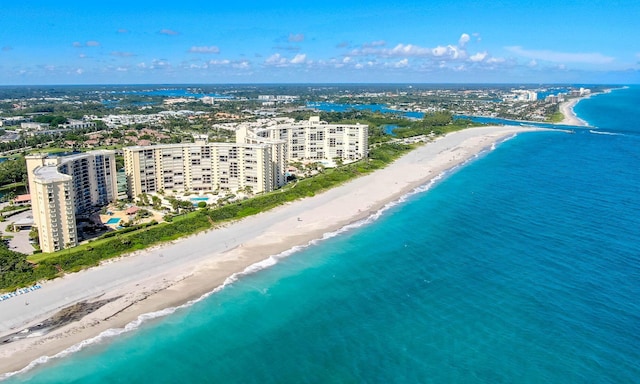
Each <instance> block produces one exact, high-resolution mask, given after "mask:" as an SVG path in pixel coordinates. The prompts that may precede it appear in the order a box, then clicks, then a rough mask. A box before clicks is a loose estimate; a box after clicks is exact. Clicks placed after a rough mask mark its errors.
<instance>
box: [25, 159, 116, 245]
mask: <svg viewBox="0 0 640 384" xmlns="http://www.w3.org/2000/svg"><path fill="white" fill-rule="evenodd" d="M26 161H27V174H28V177H29V192H30V193H31V210H32V212H33V219H34V223H35V225H36V227H37V228H38V235H39V238H40V248H41V249H42V251H43V252H55V251H58V250H61V249H63V248H68V247H73V246H75V245H77V243H78V235H77V229H76V216H77V215H88V214H90V213H93V212H94V211H95V210H96V209H98V208H100V207H102V206H104V205H107V204H108V203H110V202H113V201H115V200H116V198H117V194H118V188H117V182H116V164H115V152H114V151H107V150H100V151H91V152H86V153H80V154H73V155H70V156H53V155H44V154H37V155H28V156H26Z"/></svg>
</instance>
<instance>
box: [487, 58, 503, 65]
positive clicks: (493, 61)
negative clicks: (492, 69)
mask: <svg viewBox="0 0 640 384" xmlns="http://www.w3.org/2000/svg"><path fill="white" fill-rule="evenodd" d="M486 62H487V63H489V64H500V63H504V62H505V59H503V58H502V57H490V58H488V59H487V60H486Z"/></svg>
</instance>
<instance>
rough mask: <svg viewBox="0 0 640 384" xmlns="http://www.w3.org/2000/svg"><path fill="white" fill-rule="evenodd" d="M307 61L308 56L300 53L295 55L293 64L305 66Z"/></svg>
mask: <svg viewBox="0 0 640 384" xmlns="http://www.w3.org/2000/svg"><path fill="white" fill-rule="evenodd" d="M306 61H307V55H305V54H304V53H299V54H297V55H295V57H294V58H293V59H291V61H290V62H291V64H304V63H305V62H306Z"/></svg>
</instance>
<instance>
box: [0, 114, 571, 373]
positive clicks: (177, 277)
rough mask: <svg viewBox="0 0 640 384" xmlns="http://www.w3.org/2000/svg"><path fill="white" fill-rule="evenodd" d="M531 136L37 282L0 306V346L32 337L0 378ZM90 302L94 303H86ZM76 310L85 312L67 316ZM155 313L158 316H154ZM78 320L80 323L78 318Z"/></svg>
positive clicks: (471, 148)
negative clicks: (485, 153) (64, 319)
mask: <svg viewBox="0 0 640 384" xmlns="http://www.w3.org/2000/svg"><path fill="white" fill-rule="evenodd" d="M565 116H567V114H565ZM535 130H539V129H536V128H531V127H511V126H499V127H480V128H470V129H466V130H463V131H459V132H454V133H450V134H448V135H446V136H444V137H441V138H438V139H437V140H435V141H433V142H431V143H428V144H425V145H423V146H421V147H419V148H418V149H416V150H414V151H412V152H410V153H408V154H406V155H405V156H403V157H402V158H400V159H398V160H397V161H395V162H394V163H393V164H391V165H389V166H388V167H386V168H384V169H382V170H379V171H376V172H374V173H372V174H370V175H366V176H363V177H360V178H357V179H355V180H352V181H350V182H348V183H346V184H345V185H342V186H340V187H337V188H334V189H331V190H329V191H326V192H323V193H321V194H318V195H316V196H314V197H312V198H307V199H303V200H299V201H295V202H292V203H288V204H286V205H283V206H280V207H277V208H275V209H272V210H270V211H268V212H265V213H261V214H258V215H255V216H252V217H248V218H245V219H243V220H241V221H238V222H235V223H230V224H226V225H224V226H222V227H220V228H216V229H213V230H209V231H207V232H204V233H200V234H198V235H194V236H191V237H188V238H184V239H180V240H177V241H175V242H173V243H170V244H164V245H162V246H158V247H155V248H152V249H147V250H144V251H140V252H136V253H133V254H131V255H128V256H126V257H122V258H119V259H116V260H110V261H107V262H104V263H102V264H101V265H100V266H98V267H95V268H90V269H88V270H84V271H81V272H78V273H74V274H70V275H67V276H64V277H62V278H59V279H56V280H52V281H47V282H44V283H42V289H39V290H37V291H34V292H30V293H28V294H26V295H24V296H20V297H16V298H12V299H10V300H6V301H4V302H1V303H0V340H4V339H6V338H7V335H10V334H14V333H16V332H20V331H23V330H24V329H27V328H31V329H33V331H32V332H29V331H23V333H21V334H20V335H22V338H19V339H17V340H15V341H12V342H10V343H3V345H2V346H0V372H2V373H7V372H14V371H18V370H21V369H23V368H24V367H27V366H29V365H30V363H31V365H34V364H37V363H32V362H33V361H34V360H36V359H39V358H41V357H42V356H54V355H56V354H59V353H60V352H61V351H64V350H69V348H70V347H73V348H72V349H80V348H81V346H82V345H84V344H86V343H87V342H86V340H90V339H92V338H96V339H102V338H104V336H105V335H107V334H118V333H121V332H122V331H123V330H122V328H124V327H127V329H133V328H135V327H136V325H137V324H139V323H140V322H141V321H143V320H144V319H145V318H149V317H153V316H157V315H161V314H165V313H167V312H171V311H173V309H172V307H176V306H179V305H182V304H185V303H187V302H189V301H190V300H194V299H198V298H199V297H201V296H202V295H204V294H207V293H210V292H212V291H213V290H215V289H217V288H219V287H221V286H222V285H223V284H225V282H228V281H230V280H229V279H230V277H231V276H237V274H241V273H243V271H245V273H250V272H251V268H254V269H259V268H257V267H256V266H255V264H256V263H259V262H261V263H266V264H269V263H273V262H274V261H273V257H272V256H274V255H278V254H281V253H282V252H285V251H287V250H290V249H291V248H293V247H295V246H302V245H306V244H308V243H309V242H310V241H312V240H314V239H320V238H322V236H323V234H325V233H329V232H332V231H336V230H338V229H340V228H343V227H344V226H345V225H347V224H349V223H353V222H356V221H358V220H362V219H365V218H367V217H370V216H371V215H372V214H373V213H375V212H377V211H378V210H380V209H381V208H382V207H384V206H385V205H386V204H388V203H389V202H392V201H395V200H397V199H398V198H399V197H401V196H402V195H405V194H406V193H408V192H410V191H412V190H414V189H415V188H417V187H419V186H421V185H424V184H426V183H428V182H429V180H431V179H433V178H434V177H437V176H438V175H441V174H442V172H444V171H446V170H448V169H451V168H453V167H455V166H457V165H459V164H461V163H463V162H465V161H467V160H468V159H470V158H472V157H473V156H475V155H476V154H478V153H479V152H481V151H482V150H483V149H487V148H490V147H491V146H492V145H493V144H494V143H496V142H498V141H500V140H502V139H504V138H506V137H509V136H511V135H513V134H516V133H518V132H524V131H535ZM252 265H253V266H254V267H250V266H252ZM247 268H249V270H247ZM234 274H235V275H234ZM26 300H28V305H26V304H27V301H26ZM96 301H100V303H99V305H97V304H96V305H93V306H92V305H90V304H89V305H87V304H86V302H89V303H91V302H96ZM83 302H84V303H85V304H82V305H80V304H78V303H83ZM74 304H75V306H74V307H72V308H71V309H69V307H70V306H72V305H74ZM96 307H98V308H97V309H96ZM65 308H66V309H65ZM73 308H76V309H78V310H86V308H90V309H91V311H86V312H82V313H80V314H79V315H78V314H77V313H76V314H75V316H70V315H69V312H70V311H71V312H72V311H73ZM167 308H169V309H167ZM62 309H65V312H64V314H65V316H67V317H68V318H70V319H71V320H70V321H69V322H68V323H67V324H64V323H58V328H55V329H49V332H48V333H45V334H43V335H38V332H43V328H44V326H42V325H41V326H40V327H38V326H37V325H38V324H42V323H44V324H45V325H47V324H50V322H46V321H47V319H51V318H56V319H59V318H61V317H64V316H60V310H62ZM156 311H160V312H159V313H156V314H151V313H154V312H156ZM56 313H58V315H57V316H54V314H56ZM145 314H146V315H145ZM150 314H151V315H150ZM80 315H82V316H84V317H82V318H81V319H80V320H77V318H78V317H81V316H80ZM103 332H104V333H103ZM101 333H103V334H102V336H100V335H101ZM41 360H42V358H41ZM45 360H46V359H45ZM1 377H2V376H0V378H1Z"/></svg>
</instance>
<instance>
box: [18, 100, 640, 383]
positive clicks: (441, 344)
mask: <svg viewBox="0 0 640 384" xmlns="http://www.w3.org/2000/svg"><path fill="white" fill-rule="evenodd" d="M639 102H640V88H631V89H625V90H618V91H614V92H612V93H610V94H605V95H598V96H595V97H593V98H591V99H588V100H584V101H582V102H581V103H579V104H578V106H577V107H576V112H577V113H578V115H579V116H580V117H581V118H583V119H585V120H587V121H588V122H589V123H590V125H592V126H595V127H598V129H596V130H590V129H577V130H576V134H573V135H568V134H567V135H565V134H557V133H546V132H542V133H540V132H536V133H527V134H521V135H519V136H517V137H516V138H514V139H512V140H508V141H506V142H505V143H502V144H501V145H499V146H498V147H497V148H496V149H495V150H494V151H492V152H490V153H489V154H487V155H485V156H482V157H481V158H479V159H477V160H475V161H473V162H471V163H470V164H468V165H466V166H465V167H463V168H461V169H459V170H457V171H456V172H454V173H453V174H452V175H450V176H449V177H447V178H446V179H445V180H443V181H442V182H440V183H438V184H437V185H436V186H435V187H433V188H432V189H430V190H429V191H428V192H426V193H422V194H417V195H414V196H412V197H410V198H409V199H408V200H407V201H405V202H403V203H401V204H398V205H396V206H395V207H393V208H391V209H389V210H387V211H386V212H385V213H384V214H383V215H382V216H381V217H380V219H378V220H377V221H375V222H373V223H371V224H367V225H364V226H362V227H360V228H357V229H353V230H351V231H348V232H345V233H342V234H341V235H339V236H336V237H334V238H331V239H328V240H326V241H323V242H320V243H318V244H317V245H314V246H311V247H309V248H307V249H305V250H304V251H301V252H299V253H296V254H294V255H292V256H291V257H288V258H284V259H282V260H280V261H279V262H278V263H277V264H276V265H275V266H273V267H271V268H268V269H264V270H262V271H260V272H258V273H255V274H251V275H248V276H244V277H242V278H241V279H239V280H238V281H236V282H234V283H232V284H230V285H228V286H227V287H226V288H225V289H223V290H221V291H220V292H218V293H216V294H214V295H211V296H209V297H208V298H206V299H205V300H203V301H200V302H198V303H196V304H194V305H193V306H190V307H188V308H185V309H181V310H178V311H177V312H176V313H174V314H172V315H169V316H167V317H163V318H159V319H155V320H152V321H149V322H147V323H145V324H144V325H143V326H142V327H140V328H139V329H138V330H136V331H134V332H130V333H126V334H123V335H120V336H118V337H116V338H113V339H110V340H108V341H107V342H105V343H99V344H94V345H92V346H90V347H87V348H85V349H83V350H82V351H81V352H79V353H76V354H72V355H70V356H68V357H66V358H63V359H56V360H53V361H51V362H49V363H47V364H44V365H41V366H38V367H37V368H35V369H33V370H31V371H29V372H26V373H24V374H20V375H16V376H13V377H12V378H10V379H9V380H8V382H30V383H59V382H74V381H75V382H83V383H103V382H105V383H106V382H234V383H235V382H237V383H252V382H255V383H300V382H380V383H382V382H465V383H468V382H480V383H495V382H519V383H528V382H531V383H537V382H558V383H560V382H562V383H564V382H612V383H613V382H633V381H634V380H637V378H638V377H640V305H639V304H638V300H637V298H638V297H640V234H639V233H638V230H637V228H640V193H638V192H640V172H638V164H640V124H639V123H638V121H640V111H637V110H635V108H634V107H633V106H634V105H637V103H639ZM612 111H613V112H612ZM593 131H595V132H596V133H594V132H593ZM603 133H604V134H603Z"/></svg>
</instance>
